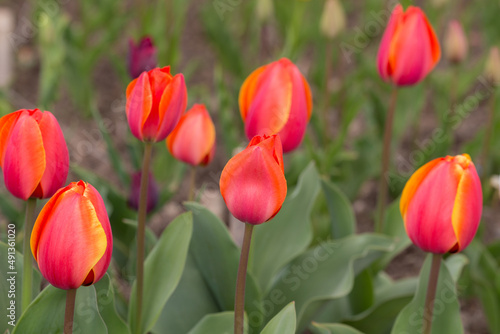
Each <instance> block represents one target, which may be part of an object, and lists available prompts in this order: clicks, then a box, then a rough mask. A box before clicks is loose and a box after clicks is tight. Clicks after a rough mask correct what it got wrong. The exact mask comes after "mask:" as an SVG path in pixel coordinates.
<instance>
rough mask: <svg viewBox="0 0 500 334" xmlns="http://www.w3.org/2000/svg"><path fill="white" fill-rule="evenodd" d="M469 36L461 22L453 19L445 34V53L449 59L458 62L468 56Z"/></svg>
mask: <svg viewBox="0 0 500 334" xmlns="http://www.w3.org/2000/svg"><path fill="white" fill-rule="evenodd" d="M467 49H468V43H467V37H466V36H465V33H464V30H463V29H462V25H461V24H460V22H458V21H456V20H453V21H451V22H450V23H449V24H448V30H446V35H445V36H444V53H445V56H446V59H448V61H450V62H452V63H455V64H458V63H461V62H462V61H464V59H465V57H467Z"/></svg>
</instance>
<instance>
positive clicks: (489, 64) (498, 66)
mask: <svg viewBox="0 0 500 334" xmlns="http://www.w3.org/2000/svg"><path fill="white" fill-rule="evenodd" d="M484 75H485V76H486V78H487V79H488V81H489V82H491V83H492V84H493V85H495V86H498V85H500V51H499V50H498V48H497V47H496V46H495V47H492V48H491V49H490V53H489V55H488V59H487V60H486V66H485V68H484Z"/></svg>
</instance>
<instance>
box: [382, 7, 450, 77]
mask: <svg viewBox="0 0 500 334" xmlns="http://www.w3.org/2000/svg"><path fill="white" fill-rule="evenodd" d="M440 57H441V49H440V46H439V41H438V39H437V37H436V34H435V33H434V30H433V29H432V26H431V25H430V23H429V21H428V20H427V17H426V16H425V14H424V12H422V10H421V9H420V8H418V7H414V6H409V7H408V9H407V10H406V12H403V7H402V6H401V5H397V6H396V7H395V8H394V10H393V12H392V15H391V18H390V20H389V23H388V25H387V28H386V29H385V32H384V35H383V37H382V42H381V43H380V48H379V50H378V56H377V65H378V72H379V74H380V76H381V77H382V79H384V80H386V81H391V82H393V83H394V84H395V85H397V86H407V85H413V84H416V83H418V82H420V81H421V80H423V79H424V78H425V77H426V76H427V74H429V72H430V71H431V70H432V69H433V68H434V66H436V64H437V62H438V61H439V58H440Z"/></svg>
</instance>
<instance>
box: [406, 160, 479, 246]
mask: <svg viewBox="0 0 500 334" xmlns="http://www.w3.org/2000/svg"><path fill="white" fill-rule="evenodd" d="M482 207H483V195H482V190H481V182H480V180H479V177H478V175H477V172H476V168H475V167H474V163H473V162H472V161H471V159H470V157H469V155H468V154H463V155H457V156H455V157H450V156H447V157H445V158H438V159H435V160H432V161H430V162H428V163H427V164H425V165H424V166H422V167H421V168H420V169H418V170H417V171H416V172H415V173H414V174H413V175H412V176H411V178H410V180H408V183H407V184H406V186H405V188H404V190H403V194H402V196H401V202H400V209H401V214H402V216H403V219H404V222H405V228H406V232H407V233H408V236H409V237H410V239H411V240H412V242H413V243H414V244H415V245H417V246H418V247H420V248H421V249H422V250H424V251H426V252H432V253H436V254H444V253H447V252H460V251H462V250H464V249H465V248H466V247H467V246H468V245H469V243H470V242H471V241H472V239H473V238H474V235H475V234H476V231H477V228H478V225H479V221H480V219H481V212H482Z"/></svg>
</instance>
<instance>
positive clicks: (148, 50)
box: [128, 36, 158, 79]
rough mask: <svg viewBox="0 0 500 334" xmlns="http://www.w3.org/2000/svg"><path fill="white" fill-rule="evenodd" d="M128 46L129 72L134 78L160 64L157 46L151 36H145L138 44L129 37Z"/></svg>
mask: <svg viewBox="0 0 500 334" xmlns="http://www.w3.org/2000/svg"><path fill="white" fill-rule="evenodd" d="M128 46H129V50H128V73H129V74H130V76H131V77H132V79H135V78H137V77H138V76H139V75H141V73H142V72H144V71H149V70H152V69H153V68H155V67H157V66H158V60H157V58H156V47H155V46H154V44H153V40H152V39H151V37H149V36H146V37H143V38H142V39H141V40H140V41H139V43H137V45H136V44H135V43H134V41H133V40H132V39H129V41H128Z"/></svg>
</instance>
